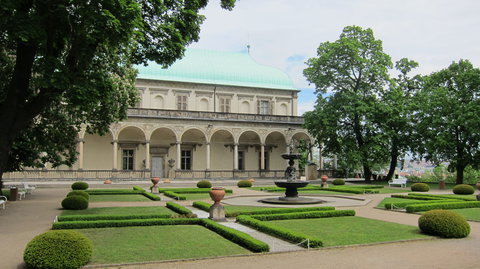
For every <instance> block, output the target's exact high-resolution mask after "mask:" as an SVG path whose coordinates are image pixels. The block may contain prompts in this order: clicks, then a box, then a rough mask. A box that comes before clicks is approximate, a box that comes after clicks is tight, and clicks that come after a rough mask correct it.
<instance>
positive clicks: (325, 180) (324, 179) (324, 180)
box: [320, 175, 328, 183]
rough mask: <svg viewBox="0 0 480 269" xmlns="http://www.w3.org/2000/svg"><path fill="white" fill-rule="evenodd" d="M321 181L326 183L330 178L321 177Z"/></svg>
mask: <svg viewBox="0 0 480 269" xmlns="http://www.w3.org/2000/svg"><path fill="white" fill-rule="evenodd" d="M320 179H321V180H322V182H323V183H325V182H327V180H328V176H326V175H323V176H321V177H320Z"/></svg>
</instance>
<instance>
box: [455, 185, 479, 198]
mask: <svg viewBox="0 0 480 269" xmlns="http://www.w3.org/2000/svg"><path fill="white" fill-rule="evenodd" d="M474 192H475V189H474V188H473V187H472V186H470V185H467V184H459V185H457V186H455V187H453V193H455V194H462V195H463V194H473V193H474Z"/></svg>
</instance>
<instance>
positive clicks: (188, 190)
mask: <svg viewBox="0 0 480 269" xmlns="http://www.w3.org/2000/svg"><path fill="white" fill-rule="evenodd" d="M283 190H284V191H285V189H283ZM158 191H159V192H166V191H169V192H176V193H209V192H210V189H205V188H202V189H198V188H158ZM232 192H233V191H232V190H230V189H225V193H232Z"/></svg>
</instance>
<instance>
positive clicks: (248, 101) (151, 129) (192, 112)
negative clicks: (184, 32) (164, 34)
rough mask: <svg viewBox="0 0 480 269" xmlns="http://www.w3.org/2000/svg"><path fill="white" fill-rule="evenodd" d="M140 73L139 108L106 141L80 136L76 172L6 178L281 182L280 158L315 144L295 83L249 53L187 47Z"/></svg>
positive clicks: (27, 173) (58, 170) (26, 173)
mask: <svg viewBox="0 0 480 269" xmlns="http://www.w3.org/2000/svg"><path fill="white" fill-rule="evenodd" d="M138 71H139V74H138V76H137V81H136V87H137V89H138V92H139V96H140V101H139V103H138V104H137V106H136V107H135V108H130V109H129V110H128V118H127V119H126V120H124V121H122V122H118V123H116V124H113V125H112V126H111V127H110V132H109V133H107V134H106V135H104V136H99V135H92V134H88V133H86V132H85V131H81V132H80V133H79V135H78V136H79V137H78V146H77V149H78V153H79V155H78V160H77V162H76V163H75V165H74V166H73V167H60V168H56V169H47V168H45V169H40V170H26V171H24V172H15V173H7V174H5V175H4V178H5V179H8V178H45V179H47V178H85V179H95V178H97V179H99V178H103V179H104V178H117V179H127V178H128V179H143V178H149V177H160V178H170V179H174V178H196V179H199V178H250V177H257V178H258V177H266V178H268V177H270V178H273V177H275V178H280V177H283V171H284V169H285V167H286V161H285V160H283V159H282V158H281V154H282V153H285V152H287V151H289V149H290V145H291V144H295V142H296V141H299V140H304V141H306V142H307V143H312V142H313V139H312V137H311V136H310V135H309V134H308V133H307V131H306V130H304V129H302V124H303V118H302V117H299V116H298V115H297V94H298V92H299V91H298V90H297V89H295V87H294V86H293V84H292V81H291V80H290V78H289V77H288V76H287V75H286V74H285V73H284V72H282V71H280V70H278V69H275V68H272V67H268V66H264V65H260V64H258V63H256V62H255V61H254V60H253V59H252V58H251V57H250V55H249V54H248V53H232V52H219V51H207V50H195V49H189V50H187V51H186V54H185V57H184V58H183V59H181V60H179V61H177V62H176V63H175V64H174V65H172V66H171V67H169V68H168V69H162V68H161V66H159V65H157V64H155V63H150V64H149V65H148V66H138Z"/></svg>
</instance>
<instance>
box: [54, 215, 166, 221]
mask: <svg viewBox="0 0 480 269" xmlns="http://www.w3.org/2000/svg"><path fill="white" fill-rule="evenodd" d="M171 216H172V214H138V215H67V216H59V217H58V218H57V221H94V220H128V219H165V218H170V217H171Z"/></svg>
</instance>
